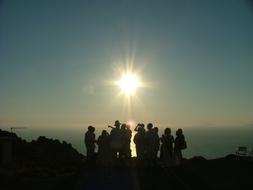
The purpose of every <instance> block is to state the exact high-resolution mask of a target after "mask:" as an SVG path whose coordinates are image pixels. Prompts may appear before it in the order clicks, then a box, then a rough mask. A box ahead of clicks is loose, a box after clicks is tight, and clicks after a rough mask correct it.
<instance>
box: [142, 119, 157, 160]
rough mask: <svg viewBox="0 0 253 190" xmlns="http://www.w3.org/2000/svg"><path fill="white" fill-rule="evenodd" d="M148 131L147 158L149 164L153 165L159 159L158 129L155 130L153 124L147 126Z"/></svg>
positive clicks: (146, 138) (146, 137) (146, 135)
mask: <svg viewBox="0 0 253 190" xmlns="http://www.w3.org/2000/svg"><path fill="white" fill-rule="evenodd" d="M147 128H148V131H147V132H146V134H145V141H146V157H147V160H148V162H149V164H150V165H151V164H153V163H154V162H155V161H156V159H157V152H158V150H159V143H160V142H159V141H160V140H159V136H158V128H157V127H156V128H153V124H152V123H149V124H148V125H147Z"/></svg>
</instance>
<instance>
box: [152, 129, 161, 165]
mask: <svg viewBox="0 0 253 190" xmlns="http://www.w3.org/2000/svg"><path fill="white" fill-rule="evenodd" d="M153 139H154V147H153V150H152V160H154V161H155V160H156V159H157V153H158V151H159V148H160V138H159V135H158V127H154V129H153Z"/></svg>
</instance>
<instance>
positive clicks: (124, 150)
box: [119, 123, 129, 159]
mask: <svg viewBox="0 0 253 190" xmlns="http://www.w3.org/2000/svg"><path fill="white" fill-rule="evenodd" d="M120 136H121V137H120V139H121V148H120V152H119V157H120V158H121V159H124V158H127V157H128V152H129V150H128V148H129V147H128V143H129V132H128V130H127V125H126V124H125V123H123V124H122V125H121V128H120Z"/></svg>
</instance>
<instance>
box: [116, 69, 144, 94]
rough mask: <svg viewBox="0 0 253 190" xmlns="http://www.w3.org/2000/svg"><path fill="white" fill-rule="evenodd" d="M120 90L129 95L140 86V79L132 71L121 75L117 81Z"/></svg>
mask: <svg viewBox="0 0 253 190" xmlns="http://www.w3.org/2000/svg"><path fill="white" fill-rule="evenodd" d="M117 84H118V86H119V87H120V88H121V91H122V93H123V94H125V95H126V96H131V95H133V94H134V93H135V92H136V89H137V88H138V87H139V86H140V81H139V80H138V79H137V77H136V76H135V75H134V74H132V73H127V74H124V75H122V77H121V79H120V80H119V81H118V82H117Z"/></svg>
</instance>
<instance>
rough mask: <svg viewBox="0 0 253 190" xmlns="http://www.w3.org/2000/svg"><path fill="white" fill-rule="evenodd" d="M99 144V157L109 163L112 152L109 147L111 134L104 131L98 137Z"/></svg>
mask: <svg viewBox="0 0 253 190" xmlns="http://www.w3.org/2000/svg"><path fill="white" fill-rule="evenodd" d="M97 144H98V157H99V158H100V159H101V160H104V161H107V160H108V155H109V151H110V145H109V133H108V132H107V131H106V130H103V131H102V133H101V135H100V136H99V137H98V140H97Z"/></svg>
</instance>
